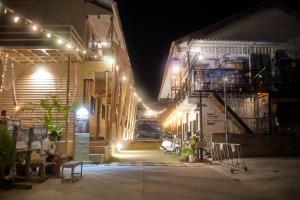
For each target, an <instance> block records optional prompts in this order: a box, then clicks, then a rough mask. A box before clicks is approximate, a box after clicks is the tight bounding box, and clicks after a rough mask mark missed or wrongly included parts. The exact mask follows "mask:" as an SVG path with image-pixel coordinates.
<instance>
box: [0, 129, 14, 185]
mask: <svg viewBox="0 0 300 200" xmlns="http://www.w3.org/2000/svg"><path fill="white" fill-rule="evenodd" d="M14 155H15V145H14V142H13V139H12V137H11V136H10V135H9V134H8V131H7V126H6V125H5V124H0V180H1V179H3V177H4V175H5V171H7V170H9V169H10V168H11V166H12V163H13V160H14Z"/></svg>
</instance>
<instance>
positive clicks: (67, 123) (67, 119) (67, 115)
mask: <svg viewBox="0 0 300 200" xmlns="http://www.w3.org/2000/svg"><path fill="white" fill-rule="evenodd" d="M70 73H71V54H69V56H68V65H67V92H66V108H68V110H67V112H66V118H65V153H66V154H67V153H68V130H69V103H70ZM74 139H75V138H73V144H74ZM73 152H74V149H73Z"/></svg>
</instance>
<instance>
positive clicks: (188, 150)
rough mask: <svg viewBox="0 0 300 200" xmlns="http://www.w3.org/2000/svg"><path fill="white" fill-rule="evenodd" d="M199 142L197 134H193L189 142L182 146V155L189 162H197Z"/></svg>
mask: <svg viewBox="0 0 300 200" xmlns="http://www.w3.org/2000/svg"><path fill="white" fill-rule="evenodd" d="M197 143H198V138H197V137H196V136H191V137H190V139H189V144H188V145H187V146H185V147H183V148H182V152H181V154H182V156H183V157H184V159H185V160H188V161H189V162H195V161H196V156H195V155H196V152H197Z"/></svg>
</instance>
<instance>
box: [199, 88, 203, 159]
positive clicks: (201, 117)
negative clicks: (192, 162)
mask: <svg viewBox="0 0 300 200" xmlns="http://www.w3.org/2000/svg"><path fill="white" fill-rule="evenodd" d="M202 105H203V103H202V92H200V94H199V121H200V143H201V145H202V144H203V140H204V134H203V110H202ZM200 160H203V147H202V146H201V147H200Z"/></svg>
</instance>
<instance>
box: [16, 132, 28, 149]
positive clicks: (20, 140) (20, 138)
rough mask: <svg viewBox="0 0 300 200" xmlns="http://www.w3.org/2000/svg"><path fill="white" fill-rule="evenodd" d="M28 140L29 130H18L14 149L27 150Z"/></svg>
mask: <svg viewBox="0 0 300 200" xmlns="http://www.w3.org/2000/svg"><path fill="white" fill-rule="evenodd" d="M29 140H30V130H29V128H19V129H18V131H17V134H16V149H28V147H29V146H28V145H29Z"/></svg>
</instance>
